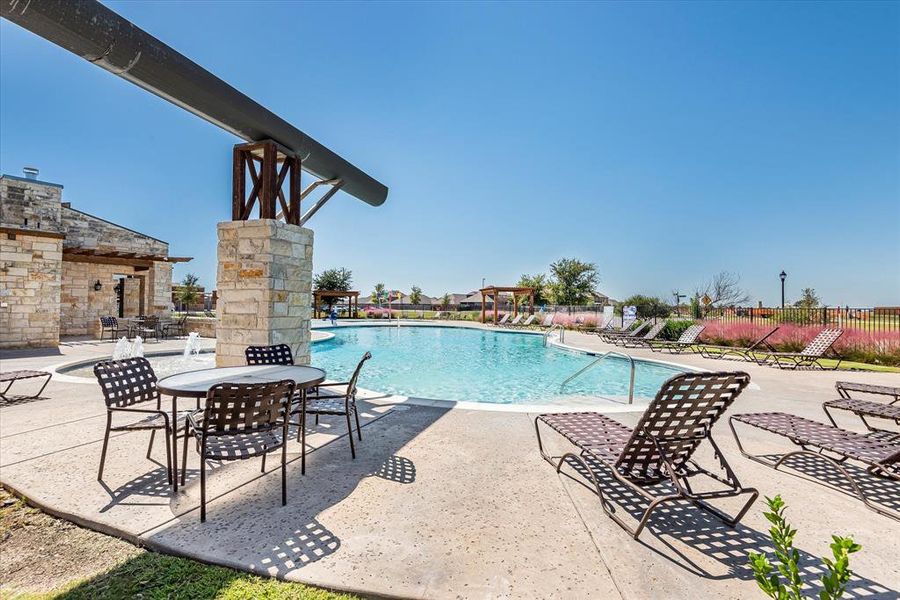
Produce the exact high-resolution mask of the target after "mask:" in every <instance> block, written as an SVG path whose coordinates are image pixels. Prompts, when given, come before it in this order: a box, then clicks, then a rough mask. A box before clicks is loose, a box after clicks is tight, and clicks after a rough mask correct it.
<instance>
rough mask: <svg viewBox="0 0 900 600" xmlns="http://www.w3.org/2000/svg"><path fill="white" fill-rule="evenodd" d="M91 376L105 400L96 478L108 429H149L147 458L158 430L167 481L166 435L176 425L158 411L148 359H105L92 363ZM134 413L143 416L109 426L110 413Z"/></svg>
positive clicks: (99, 477)
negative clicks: (93, 377) (160, 437)
mask: <svg viewBox="0 0 900 600" xmlns="http://www.w3.org/2000/svg"><path fill="white" fill-rule="evenodd" d="M94 376H95V377H97V383H99V384H100V390H101V391H102V392H103V399H104V400H105V401H106V433H104V435H103V449H102V450H101V451H100V469H99V470H98V471H97V481H102V480H103V466H104V464H105V463H106V449H107V447H108V446H109V434H110V432H111V431H139V430H145V429H149V430H150V432H151V433H150V445H149V446H148V448H147V458H150V453H151V452H152V451H153V439H154V437H155V436H156V430H157V429H162V430H163V434H164V437H165V438H166V471H167V473H168V480H169V483H172V477H174V476H176V475H177V474H175V473H172V456H171V454H172V452H171V447H170V441H169V440H170V434H171V433H172V432H173V428H174V427H176V426H177V425H176V424H175V423H172V422H170V421H169V419H170V418H171V415H170V414H169V413H168V412H166V411H164V410H162V407H161V405H160V402H161V398H160V395H159V390H157V388H156V373H154V372H153V367H151V366H150V362H149V361H148V360H147V359H146V358H143V357H134V358H126V359H123V360H105V361H100V362H98V363H97V364H95V365H94ZM114 414H120V415H134V416H143V417H145V418H143V419H141V420H139V421H132V422H129V423H127V424H124V425H115V426H113V415H114Z"/></svg>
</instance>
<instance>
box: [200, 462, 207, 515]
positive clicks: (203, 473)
mask: <svg viewBox="0 0 900 600" xmlns="http://www.w3.org/2000/svg"><path fill="white" fill-rule="evenodd" d="M205 521H206V457H205V456H204V455H203V452H202V451H201V453H200V522H201V523H203V522H205Z"/></svg>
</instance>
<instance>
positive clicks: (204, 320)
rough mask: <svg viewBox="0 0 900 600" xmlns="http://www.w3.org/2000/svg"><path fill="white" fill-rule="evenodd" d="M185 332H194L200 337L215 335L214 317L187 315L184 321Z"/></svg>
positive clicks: (212, 336)
mask: <svg viewBox="0 0 900 600" xmlns="http://www.w3.org/2000/svg"><path fill="white" fill-rule="evenodd" d="M184 330H185V332H186V333H192V332H196V333H197V334H199V335H200V337H204V338H210V339H212V338H214V337H216V319H214V318H212V317H188V318H187V321H185V322H184Z"/></svg>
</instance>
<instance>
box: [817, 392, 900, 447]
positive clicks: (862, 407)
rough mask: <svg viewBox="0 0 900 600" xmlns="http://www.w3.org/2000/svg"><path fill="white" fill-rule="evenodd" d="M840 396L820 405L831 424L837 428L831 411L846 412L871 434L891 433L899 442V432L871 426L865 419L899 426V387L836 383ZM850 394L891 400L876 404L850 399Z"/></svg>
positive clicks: (872, 401) (860, 399)
mask: <svg viewBox="0 0 900 600" xmlns="http://www.w3.org/2000/svg"><path fill="white" fill-rule="evenodd" d="M834 387H835V388H836V389H837V391H838V395H839V396H840V398H839V399H837V400H829V401H828V402H824V403H823V404H822V409H823V410H824V411H825V414H826V415H828V418H829V420H831V424H832V425H834V426H835V427H837V423H836V422H835V420H834V416H833V415H832V414H831V411H832V410H846V411H848V412H851V413H853V414H854V415H856V416H857V417H859V418H860V420H861V421H862V422H863V424H864V425H865V426H866V429H868V430H869V431H872V432H878V431H883V432H885V433H893V434H895V435H896V436H897V440H898V441H900V431H893V432H891V431H887V430H884V429H880V428H878V427H874V426H872V424H871V423H869V422H868V421H867V420H866V417H874V418H876V419H885V420H888V421H893V422H894V424H896V425H900V387H894V386H889V385H872V384H869V383H852V382H849V381H838V382H837V383H835V384H834ZM850 392H858V393H862V394H869V395H871V396H876V397H882V398H893V399H892V400H891V401H890V402H876V401H874V400H864V399H862V398H852V397H851V396H850Z"/></svg>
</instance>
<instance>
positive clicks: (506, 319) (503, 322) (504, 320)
mask: <svg viewBox="0 0 900 600" xmlns="http://www.w3.org/2000/svg"><path fill="white" fill-rule="evenodd" d="M509 316H510V315H509V313H506V314H505V315H503V316H502V317H500V320H499V321H497V327H502V326H503V325H506V324H507V323H508V322H509Z"/></svg>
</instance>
